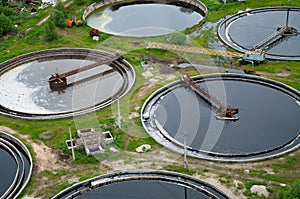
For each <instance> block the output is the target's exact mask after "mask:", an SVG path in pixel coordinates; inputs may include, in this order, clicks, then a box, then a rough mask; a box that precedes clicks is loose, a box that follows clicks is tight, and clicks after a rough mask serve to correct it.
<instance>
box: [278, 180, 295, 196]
mask: <svg viewBox="0 0 300 199" xmlns="http://www.w3.org/2000/svg"><path fill="white" fill-rule="evenodd" d="M277 198H278V199H300V180H296V181H294V182H293V183H292V184H291V186H289V187H288V188H287V189H283V190H281V191H280V192H279V193H278V196H277Z"/></svg>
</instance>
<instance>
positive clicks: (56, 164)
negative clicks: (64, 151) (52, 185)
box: [0, 126, 69, 174]
mask: <svg viewBox="0 0 300 199" xmlns="http://www.w3.org/2000/svg"><path fill="white" fill-rule="evenodd" d="M0 131H4V132H6V133H9V134H11V135H18V136H20V137H21V138H23V139H26V141H27V143H28V144H29V145H30V146H32V148H33V151H34V154H33V157H34V160H35V161H34V168H35V171H34V173H35V174H38V173H40V172H42V171H45V170H55V169H68V168H69V165H68V164H66V163H64V162H62V161H60V160H59V159H58V155H57V154H56V153H54V151H53V150H52V149H51V148H50V147H48V146H46V145H45V144H44V143H43V142H40V141H39V142H33V141H32V140H31V139H30V137H29V136H28V135H23V134H20V133H19V132H17V131H15V130H13V129H11V128H8V127H6V126H0Z"/></svg>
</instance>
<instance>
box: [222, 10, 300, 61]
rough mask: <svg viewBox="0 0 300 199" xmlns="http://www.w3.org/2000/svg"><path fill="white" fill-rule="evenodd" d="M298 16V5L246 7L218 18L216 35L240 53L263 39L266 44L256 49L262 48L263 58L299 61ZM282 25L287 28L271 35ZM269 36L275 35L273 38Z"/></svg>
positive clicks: (299, 37) (299, 34)
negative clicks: (263, 51) (242, 10)
mask: <svg viewBox="0 0 300 199" xmlns="http://www.w3.org/2000/svg"><path fill="white" fill-rule="evenodd" d="M299 15H300V8H299V7H269V8H259V9H253V10H247V11H244V12H239V13H237V14H235V15H231V16H227V17H226V18H225V19H224V20H222V21H221V22H220V24H219V26H218V35H219V37H220V38H221V40H222V41H223V42H224V43H225V44H226V45H228V46H230V47H232V48H234V49H235V50H238V51H240V52H245V51H248V50H251V49H253V48H255V46H257V45H258V44H263V43H264V41H265V42H266V44H265V45H262V47H260V48H263V49H264V50H265V56H266V58H269V59H279V60H300V50H299V45H300V20H299ZM284 27H289V29H288V30H289V31H287V32H285V33H284V34H282V35H281V36H275V35H274V34H275V33H276V32H278V31H279V30H280V29H281V28H284ZM272 35H273V36H275V37H274V38H273V39H272V38H271V36H272ZM268 38H269V39H270V41H269V42H267V40H268Z"/></svg>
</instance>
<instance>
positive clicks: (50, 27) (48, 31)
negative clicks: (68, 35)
mask: <svg viewBox="0 0 300 199" xmlns="http://www.w3.org/2000/svg"><path fill="white" fill-rule="evenodd" d="M44 39H45V41H47V42H50V41H54V40H57V39H58V34H57V32H56V31H55V26H54V23H53V21H52V20H49V21H48V22H47V24H46V26H45V36H44Z"/></svg>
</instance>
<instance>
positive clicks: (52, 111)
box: [0, 48, 135, 119]
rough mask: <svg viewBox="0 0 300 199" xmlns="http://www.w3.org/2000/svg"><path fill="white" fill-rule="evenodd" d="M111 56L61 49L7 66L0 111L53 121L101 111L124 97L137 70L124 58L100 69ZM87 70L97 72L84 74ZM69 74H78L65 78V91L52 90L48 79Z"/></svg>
mask: <svg viewBox="0 0 300 199" xmlns="http://www.w3.org/2000/svg"><path fill="white" fill-rule="evenodd" d="M111 57H114V55H112V54H110V53H107V52H103V51H98V50H91V49H78V48H63V49H50V50H44V51H38V52H33V53H29V54H25V55H21V56H18V57H15V58H13V59H11V60H8V61H6V62H3V63H2V64H0V84H1V88H2V89H1V91H0V96H1V97H0V112H1V113H2V114H5V115H9V116H14V117H20V118H25V119H55V118H63V117H70V116H76V115H80V114H85V113H88V112H91V111H95V110H98V109H101V108H103V107H105V106H107V105H109V104H111V103H113V102H114V101H115V100H116V99H118V98H121V97H122V96H123V95H125V94H126V93H127V92H128V91H129V90H130V88H131V87H132V85H133V83H134V80H135V73H134V70H133V68H132V67H131V65H130V64H129V63H128V62H127V61H126V60H125V59H123V58H122V57H121V58H120V59H116V60H113V61H112V62H109V63H106V64H101V63H103V61H104V62H105V61H106V60H108V58H111ZM116 57H117V56H116ZM98 64H99V65H98ZM89 66H95V67H91V68H89V69H88V70H84V69H85V68H86V67H89ZM70 71H75V73H73V74H71V75H70V74H69V76H67V77H66V78H65V79H67V82H66V83H67V84H66V85H64V87H63V88H62V89H58V90H53V89H52V88H51V87H50V82H48V81H49V79H50V77H52V76H56V74H68V73H69V72H70ZM76 71H77V72H76ZM62 79H63V78H62Z"/></svg>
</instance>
